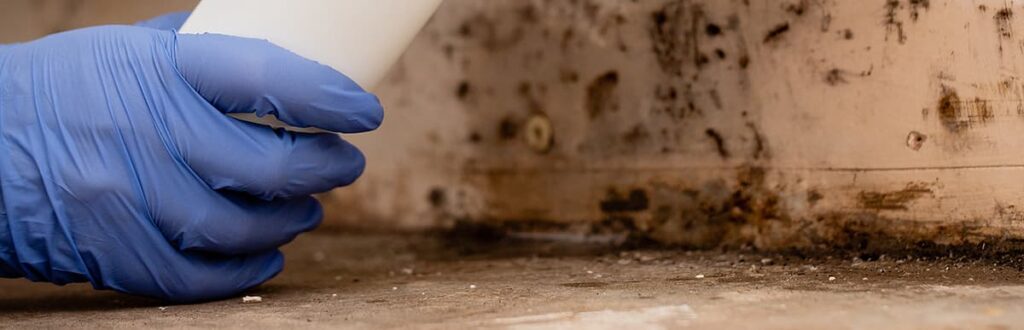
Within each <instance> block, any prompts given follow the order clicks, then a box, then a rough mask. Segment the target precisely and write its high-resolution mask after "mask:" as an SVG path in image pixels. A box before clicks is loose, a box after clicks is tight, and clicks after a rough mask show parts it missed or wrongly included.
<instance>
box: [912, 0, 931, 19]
mask: <svg viewBox="0 0 1024 330" xmlns="http://www.w3.org/2000/svg"><path fill="white" fill-rule="evenodd" d="M908 3H909V4H910V19H912V20H914V21H917V18H918V17H919V16H921V9H924V10H928V8H929V7H930V6H931V1H930V0H909V1H908Z"/></svg>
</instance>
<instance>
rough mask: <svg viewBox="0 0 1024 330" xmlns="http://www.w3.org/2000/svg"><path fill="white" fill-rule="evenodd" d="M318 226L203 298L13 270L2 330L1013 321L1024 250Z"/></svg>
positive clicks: (1021, 303) (1021, 300) (1023, 296)
mask: <svg viewBox="0 0 1024 330" xmlns="http://www.w3.org/2000/svg"><path fill="white" fill-rule="evenodd" d="M459 242H460V240H459V239H454V238H452V237H437V236H425V235H382V234H380V235H378V234H374V235H367V234H358V235H355V234H325V233H320V234H313V235H308V236H306V237H303V238H301V239H300V240H298V241H297V242H295V243H294V244H292V245H291V246H289V247H288V248H287V249H286V251H287V254H288V257H289V265H288V267H287V269H286V270H285V272H284V273H283V274H282V275H281V276H280V277H278V278H277V279H275V280H274V281H272V282H270V283H268V284H267V285H265V286H263V287H261V288H259V289H257V290H255V291H253V292H250V293H249V294H251V295H259V296H262V297H263V298H264V301H263V302H262V303H257V304H242V303H241V299H240V298H239V299H232V300H226V301H219V302H213V303H207V304H200V305H183V306H165V305H162V304H161V303H160V302H155V301H150V300H146V299H140V298H134V297H129V296H124V295H119V294H116V293H109V292H94V291H92V290H91V289H90V288H89V287H86V286H73V287H69V288H57V287H53V286H51V285H46V284H31V285H30V284H27V283H25V282H23V281H9V280H6V281H0V292H2V294H0V328H19V329H21V328H29V327H42V328H63V327H69V326H74V327H83V326H85V327H102V328H137V327H147V328H148V327H155V328H178V327H216V328H267V327H270V328H283V327H295V326H302V327H315V328H338V327H350V328H394V327H407V326H410V325H413V326H416V327H421V328H462V327H496V328H504V327H509V328H553V327H557V328H564V327H567V326H573V327H581V328H583V327H585V328H588V329H591V328H609V329H611V328H623V327H634V328H635V327H637V326H644V327H645V328H659V327H661V328H685V327H692V328H713V329H719V328H751V327H756V328H798V327H799V328H806V327H813V328H879V327H881V328H1014V327H1021V326H1024V276H1022V275H1024V273H1022V272H1021V271H1020V270H1019V268H1020V265H1021V261H1020V260H1018V259H1012V258H1011V259H1012V260H1008V259H1007V258H1001V259H999V258H996V259H985V260H976V259H966V258H959V257H957V256H955V255H954V256H953V257H952V258H950V257H943V258H930V259H928V260H923V259H922V258H910V259H908V258H907V257H905V256H903V257H898V256H880V257H878V258H877V259H876V260H873V261H863V260H860V259H859V258H847V257H844V258H838V257H832V258H828V257H825V258H818V257H795V256H778V255H758V254H753V253H739V252H730V253H715V252H686V251H664V250H660V251H659V250H630V251H626V252H621V251H612V250H610V249H607V248H604V247H594V246H591V247H584V246H577V245H574V246H566V245H561V244H555V243H540V242H514V243H496V244H493V245H480V244H479V243H474V244H460V243H459Z"/></svg>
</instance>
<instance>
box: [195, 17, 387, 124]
mask: <svg viewBox="0 0 1024 330" xmlns="http://www.w3.org/2000/svg"><path fill="white" fill-rule="evenodd" d="M177 46H178V48H177V53H176V57H177V64H178V68H179V70H180V71H181V74H182V76H183V77H184V78H185V80H186V81H188V83H189V84H190V85H192V87H193V88H194V89H195V90H196V92H198V93H199V95H201V96H202V97H203V98H204V99H206V101H208V102H210V104H212V105H213V106H214V107H216V108H217V109H219V110H220V111H222V112H224V113H253V114H256V115H257V116H260V117H262V116H265V115H268V114H269V115H275V116H277V118H278V119H280V120H281V121H283V122H285V123H288V124H289V125H292V126H295V127H302V128H306V127H316V128H320V129H325V130H329V131H334V132H343V133H358V132H365V131H370V130H374V129H376V128H377V127H378V126H380V123H381V121H382V120H383V117H384V110H383V108H382V107H381V105H380V101H378V100H377V97H376V96H374V95H373V94H370V93H367V92H366V91H364V90H363V89H362V88H361V87H359V85H357V84H356V83H355V82H353V81H352V80H351V79H349V78H348V77H346V76H345V75H343V74H341V73H339V72H337V71H335V70H334V69H331V68H329V67H327V66H324V65H321V64H319V63H316V62H314V61H311V60H308V59H306V58H303V57H301V56H298V55H296V54H294V53H292V52H289V51H287V50H285V49H283V48H281V47H278V46H275V45H273V44H271V43H270V42H268V41H265V40H257V39H248V38H238V37H230V36H224V35H216V34H202V35H191V34H182V35H179V36H178V41H177Z"/></svg>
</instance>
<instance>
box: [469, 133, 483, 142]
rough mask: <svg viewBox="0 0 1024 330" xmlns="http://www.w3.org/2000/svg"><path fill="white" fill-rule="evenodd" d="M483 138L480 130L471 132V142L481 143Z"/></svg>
mask: <svg viewBox="0 0 1024 330" xmlns="http://www.w3.org/2000/svg"><path fill="white" fill-rule="evenodd" d="M483 139H484V138H483V136H480V133H478V132H472V133H469V142H471V143H480V141H482V140H483Z"/></svg>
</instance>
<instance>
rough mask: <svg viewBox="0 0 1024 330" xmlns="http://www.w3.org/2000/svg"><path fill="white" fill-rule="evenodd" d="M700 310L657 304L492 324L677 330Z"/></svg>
mask: <svg viewBox="0 0 1024 330" xmlns="http://www.w3.org/2000/svg"><path fill="white" fill-rule="evenodd" d="M695 319H697V313H696V312H695V311H694V310H693V308H691V307H690V306H689V305H668V306H654V307H647V308H641V309H633V310H599V311H591V312H579V313H572V312H562V313H549V314H539V315H527V316H520V317H510V318H499V319H495V320H493V321H492V322H493V324H495V325H501V326H507V327H510V328H513V329H623V328H643V329H675V328H679V327H685V326H687V325H689V324H690V323H691V322H692V321H693V320H695Z"/></svg>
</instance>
